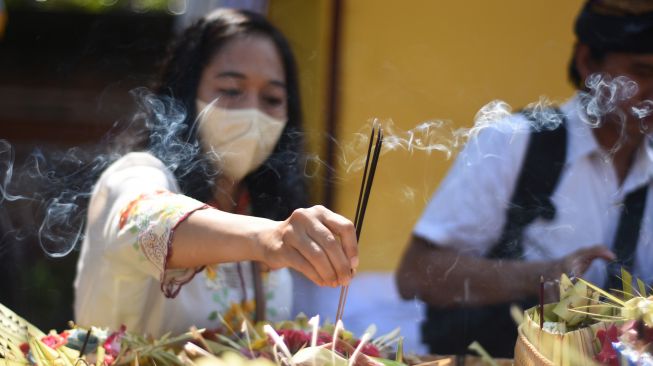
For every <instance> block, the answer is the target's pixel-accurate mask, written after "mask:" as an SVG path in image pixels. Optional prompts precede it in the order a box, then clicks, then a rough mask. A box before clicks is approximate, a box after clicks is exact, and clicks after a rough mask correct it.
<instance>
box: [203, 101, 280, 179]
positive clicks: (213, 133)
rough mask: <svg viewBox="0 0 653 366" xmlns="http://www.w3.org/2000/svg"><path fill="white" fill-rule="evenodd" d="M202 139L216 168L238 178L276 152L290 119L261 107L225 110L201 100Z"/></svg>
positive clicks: (205, 149) (224, 173)
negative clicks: (266, 112) (284, 118)
mask: <svg viewBox="0 0 653 366" xmlns="http://www.w3.org/2000/svg"><path fill="white" fill-rule="evenodd" d="M197 110H198V112H199V114H198V116H199V117H198V133H199V139H200V142H201V144H202V147H203V148H204V151H206V152H207V153H208V155H209V157H210V158H211V159H212V161H213V163H214V165H215V167H216V169H217V170H218V171H219V172H220V173H221V174H223V175H226V176H228V177H230V178H232V179H233V180H234V181H241V180H242V179H243V178H244V177H245V176H246V175H247V174H249V173H251V172H253V171H254V170H255V169H256V168H258V167H259V166H261V164H263V162H264V161H265V160H266V159H267V158H268V157H269V156H270V154H272V150H274V147H275V146H276V144H277V141H279V137H280V136H281V132H282V131H283V128H284V127H285V126H286V121H282V120H278V119H275V118H272V117H270V116H268V115H267V114H265V113H263V112H261V111H259V110H258V109H225V108H220V107H216V106H214V105H212V104H211V105H209V104H206V103H204V102H202V101H201V100H197Z"/></svg>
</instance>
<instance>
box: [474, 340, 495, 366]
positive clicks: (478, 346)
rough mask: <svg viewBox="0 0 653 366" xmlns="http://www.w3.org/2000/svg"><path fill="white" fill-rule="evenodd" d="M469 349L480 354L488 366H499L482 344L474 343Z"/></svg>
mask: <svg viewBox="0 0 653 366" xmlns="http://www.w3.org/2000/svg"><path fill="white" fill-rule="evenodd" d="M467 348H468V349H470V350H472V351H474V352H476V353H478V355H479V356H481V359H482V360H483V362H484V363H485V364H486V365H490V366H499V365H498V364H497V363H496V361H494V359H493V358H492V357H491V356H490V355H489V354H488V353H487V351H485V349H484V348H483V346H481V344H480V343H478V342H476V341H474V342H472V344H470V345H469V347H467Z"/></svg>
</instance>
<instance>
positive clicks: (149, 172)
mask: <svg viewBox="0 0 653 366" xmlns="http://www.w3.org/2000/svg"><path fill="white" fill-rule="evenodd" d="M139 178H142V179H147V180H148V181H151V182H154V181H157V182H159V184H164V185H166V186H176V183H175V178H174V175H173V174H172V172H171V171H170V169H168V168H167V167H166V166H165V164H164V163H163V162H162V161H161V160H159V159H158V158H157V157H156V156H154V155H152V154H151V153H149V152H146V151H140V152H130V153H128V154H125V155H124V156H122V157H121V158H120V159H118V160H116V161H115V162H113V164H111V165H110V166H109V168H107V169H106V170H105V171H104V173H102V176H101V177H100V180H99V184H100V185H107V186H109V187H112V186H114V185H121V184H122V183H123V182H125V181H127V180H132V179H139Z"/></svg>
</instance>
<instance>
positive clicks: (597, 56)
mask: <svg viewBox="0 0 653 366" xmlns="http://www.w3.org/2000/svg"><path fill="white" fill-rule="evenodd" d="M577 48H578V43H576V45H574V49H573V51H572V54H571V60H569V67H568V69H567V77H568V78H569V82H571V84H572V85H573V86H574V87H575V88H576V89H577V90H581V89H583V88H584V87H585V80H582V79H581V77H580V73H579V72H578V68H577V67H576V49H577ZM605 55H606V52H604V51H601V50H598V49H596V48H592V47H590V58H591V59H592V60H594V61H595V62H601V61H603V59H604V58H605Z"/></svg>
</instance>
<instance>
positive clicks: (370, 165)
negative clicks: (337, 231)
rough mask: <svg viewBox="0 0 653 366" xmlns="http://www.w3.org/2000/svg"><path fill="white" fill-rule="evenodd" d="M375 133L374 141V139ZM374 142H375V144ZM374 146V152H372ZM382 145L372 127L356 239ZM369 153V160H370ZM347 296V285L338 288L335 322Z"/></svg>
mask: <svg viewBox="0 0 653 366" xmlns="http://www.w3.org/2000/svg"><path fill="white" fill-rule="evenodd" d="M375 132H376V139H375V138H374V137H375V136H374V135H375ZM375 141H376V142H375ZM372 145H374V151H372ZM382 145H383V131H382V129H381V128H380V127H378V129H377V126H373V127H372V133H371V134H370V142H369V145H368V147H367V156H366V158H365V168H364V170H363V179H362V181H361V188H360V191H359V194H358V203H357V204H356V215H355V216H354V226H355V227H356V239H357V240H358V239H360V234H361V231H362V229H363V219H364V218H365V211H366V208H367V202H368V200H369V198H370V192H371V190H372V182H373V181H374V173H375V172H376V165H377V163H378V161H379V155H380V154H381V146H382ZM370 153H372V155H371V160H370ZM348 294H349V285H347V286H342V287H341V288H340V298H339V299H338V310H337V311H336V322H338V320H342V315H343V313H344V311H345V302H346V301H347V295H348Z"/></svg>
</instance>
